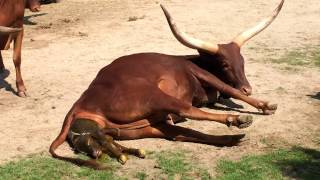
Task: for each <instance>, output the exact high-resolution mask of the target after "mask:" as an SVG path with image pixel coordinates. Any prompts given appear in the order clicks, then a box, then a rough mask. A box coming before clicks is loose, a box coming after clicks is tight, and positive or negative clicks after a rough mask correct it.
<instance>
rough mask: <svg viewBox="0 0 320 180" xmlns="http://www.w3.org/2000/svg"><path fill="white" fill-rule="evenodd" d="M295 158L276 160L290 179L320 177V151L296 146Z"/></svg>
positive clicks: (294, 149) (294, 150)
mask: <svg viewBox="0 0 320 180" xmlns="http://www.w3.org/2000/svg"><path fill="white" fill-rule="evenodd" d="M292 151H293V152H296V157H295V158H284V159H282V160H279V161H277V162H276V165H277V166H278V167H279V168H280V169H281V171H282V173H283V175H284V176H286V177H289V178H290V179H320V152H319V151H317V150H314V149H307V148H303V147H294V148H293V149H292Z"/></svg>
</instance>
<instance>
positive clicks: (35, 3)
mask: <svg viewBox="0 0 320 180" xmlns="http://www.w3.org/2000/svg"><path fill="white" fill-rule="evenodd" d="M24 2H25V7H26V8H29V9H30V11H32V12H38V11H40V2H39V0H25V1H24Z"/></svg>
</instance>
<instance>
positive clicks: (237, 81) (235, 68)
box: [161, 0, 284, 95]
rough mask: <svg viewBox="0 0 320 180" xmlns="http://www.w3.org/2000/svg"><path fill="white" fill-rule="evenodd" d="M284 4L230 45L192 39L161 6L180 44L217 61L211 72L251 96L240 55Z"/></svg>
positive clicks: (281, 3) (282, 0)
mask: <svg viewBox="0 0 320 180" xmlns="http://www.w3.org/2000/svg"><path fill="white" fill-rule="evenodd" d="M283 3H284V0H281V2H280V4H279V5H278V7H277V8H276V9H275V10H274V12H273V13H272V15H271V16H269V17H268V18H265V19H264V20H262V21H261V22H260V23H258V25H256V26H254V27H253V28H250V29H248V30H246V31H244V32H242V33H241V34H240V35H238V36H237V37H236V38H234V39H233V41H232V42H230V43H228V44H213V43H209V42H205V41H201V40H199V39H195V38H193V37H190V36H189V35H187V34H186V33H184V32H182V31H180V30H179V29H178V28H177V26H176V24H175V23H174V21H173V19H172V17H171V16H170V14H169V12H168V11H167V10H166V9H165V7H164V6H162V5H161V8H162V10H163V12H164V14H165V16H166V18H167V21H168V23H169V26H170V29H171V31H172V32H173V34H174V36H175V37H176V39H177V40H178V41H179V42H181V43H182V44H183V45H185V46H187V47H190V48H193V49H197V50H198V51H199V53H200V56H201V58H206V59H211V60H212V61H215V63H214V64H215V66H214V67H213V68H214V70H212V71H211V72H214V74H215V75H216V76H218V78H220V79H221V80H222V81H224V82H225V83H227V84H229V85H231V86H233V87H235V88H237V89H239V90H240V91H241V92H242V93H243V94H246V95H251V92H252V88H251V86H250V84H249V82H248V80H247V78H246V75H245V71H244V59H243V56H242V55H241V53H240V48H241V46H242V45H243V44H244V43H245V42H246V41H248V40H249V39H251V38H252V37H254V36H255V35H257V34H258V33H259V32H261V31H262V30H264V29H265V28H266V27H268V26H269V25H270V24H271V22H272V21H273V20H274V19H275V18H276V17H277V15H278V14H279V12H280V10H281V8H282V5H283Z"/></svg>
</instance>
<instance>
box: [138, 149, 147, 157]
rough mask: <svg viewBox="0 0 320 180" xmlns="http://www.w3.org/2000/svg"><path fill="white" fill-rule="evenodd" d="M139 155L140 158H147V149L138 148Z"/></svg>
mask: <svg viewBox="0 0 320 180" xmlns="http://www.w3.org/2000/svg"><path fill="white" fill-rule="evenodd" d="M138 157H139V158H145V157H146V151H145V150H144V149H138Z"/></svg>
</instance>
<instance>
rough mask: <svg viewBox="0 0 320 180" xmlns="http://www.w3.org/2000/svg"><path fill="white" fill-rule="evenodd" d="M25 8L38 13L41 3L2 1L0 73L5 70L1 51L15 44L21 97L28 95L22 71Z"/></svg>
mask: <svg viewBox="0 0 320 180" xmlns="http://www.w3.org/2000/svg"><path fill="white" fill-rule="evenodd" d="M25 8H29V9H30V10H31V11H32V12H37V11H39V10H40V3H39V1H38V0H0V73H2V72H4V70H5V67H4V64H3V59H2V55H1V50H8V49H9V48H10V44H11V42H13V63H14V66H15V68H16V86H17V89H18V92H17V94H18V95H19V96H20V97H25V96H26V95H27V94H26V87H25V85H24V83H23V80H22V75H21V69H20V66H21V49H22V39H23V16H24V9H25Z"/></svg>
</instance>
